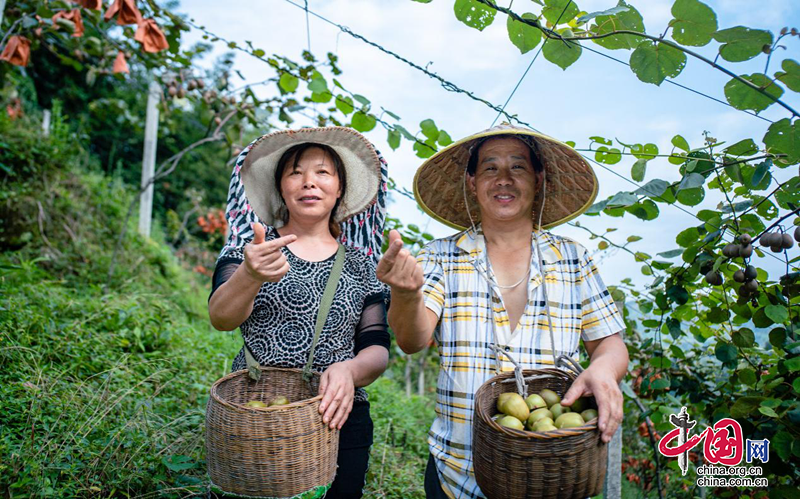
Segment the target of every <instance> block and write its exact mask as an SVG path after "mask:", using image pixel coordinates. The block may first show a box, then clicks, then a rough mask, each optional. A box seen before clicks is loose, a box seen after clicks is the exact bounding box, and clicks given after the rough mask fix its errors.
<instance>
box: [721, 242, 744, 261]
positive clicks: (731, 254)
mask: <svg viewBox="0 0 800 499" xmlns="http://www.w3.org/2000/svg"><path fill="white" fill-rule="evenodd" d="M739 250H740V247H739V245H738V244H733V243H729V244H726V245H725V247H724V248H722V254H723V255H725V256H727V257H728V258H736V257H737V256H739Z"/></svg>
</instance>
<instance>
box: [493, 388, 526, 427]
mask: <svg viewBox="0 0 800 499" xmlns="http://www.w3.org/2000/svg"><path fill="white" fill-rule="evenodd" d="M499 409H500V411H501V412H504V413H506V414H508V415H509V416H514V417H515V418H517V419H519V420H520V421H525V420H526V419H528V416H530V414H531V411H530V409H528V404H526V403H525V399H523V398H522V395H520V394H519V393H515V392H512V393H511V396H510V397H508V398H507V399H506V400H505V403H504V404H503V406H502V407H500V408H499Z"/></svg>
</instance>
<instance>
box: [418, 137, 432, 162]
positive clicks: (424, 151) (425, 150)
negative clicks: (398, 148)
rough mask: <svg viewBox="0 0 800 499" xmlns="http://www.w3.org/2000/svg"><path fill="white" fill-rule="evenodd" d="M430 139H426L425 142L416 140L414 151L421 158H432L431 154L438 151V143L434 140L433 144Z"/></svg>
mask: <svg viewBox="0 0 800 499" xmlns="http://www.w3.org/2000/svg"><path fill="white" fill-rule="evenodd" d="M429 141H430V139H428V140H426V141H425V142H420V141H418V140H415V141H414V146H413V149H414V152H416V153H417V157H420V158H430V157H431V156H433V155H434V153H436V143H435V142H434V143H433V144H431V143H430V142H429Z"/></svg>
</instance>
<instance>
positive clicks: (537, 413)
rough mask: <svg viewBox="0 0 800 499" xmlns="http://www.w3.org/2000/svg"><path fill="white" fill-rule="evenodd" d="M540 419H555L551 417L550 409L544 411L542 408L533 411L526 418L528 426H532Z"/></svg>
mask: <svg viewBox="0 0 800 499" xmlns="http://www.w3.org/2000/svg"><path fill="white" fill-rule="evenodd" d="M542 418H550V419H555V418H554V417H553V413H552V412H550V409H545V408H544V407H542V408H539V409H536V410H534V411H533V412H532V413H531V415H530V416H528V426H532V425H533V424H535V423H536V422H537V421H539V420H540V419H542Z"/></svg>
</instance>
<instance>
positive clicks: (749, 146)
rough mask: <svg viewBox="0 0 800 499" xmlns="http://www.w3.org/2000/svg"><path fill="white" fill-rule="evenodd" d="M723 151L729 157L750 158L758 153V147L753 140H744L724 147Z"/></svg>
mask: <svg viewBox="0 0 800 499" xmlns="http://www.w3.org/2000/svg"><path fill="white" fill-rule="evenodd" d="M724 151H725V154H729V155H731V156H750V155H752V154H755V153H757V152H758V146H757V145H756V143H755V141H754V140H753V139H744V140H740V141H739V142H737V143H735V144H733V145H732V146H728V147H726V148H725V149H724Z"/></svg>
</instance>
